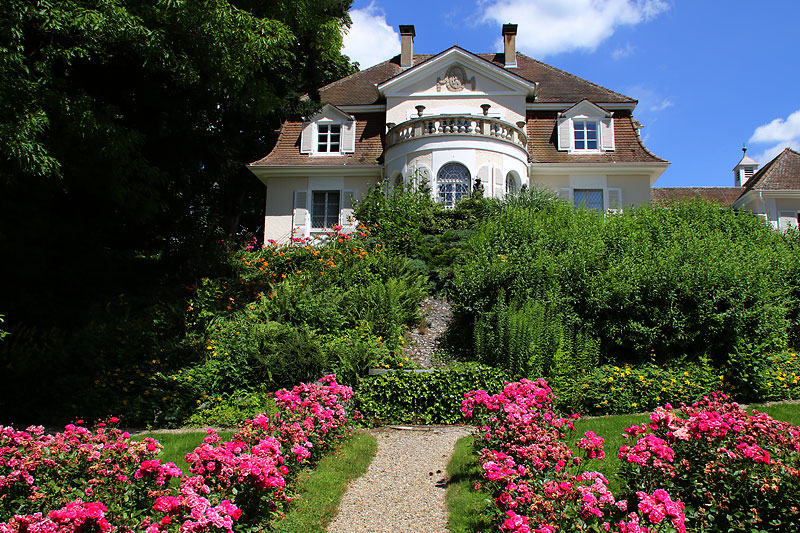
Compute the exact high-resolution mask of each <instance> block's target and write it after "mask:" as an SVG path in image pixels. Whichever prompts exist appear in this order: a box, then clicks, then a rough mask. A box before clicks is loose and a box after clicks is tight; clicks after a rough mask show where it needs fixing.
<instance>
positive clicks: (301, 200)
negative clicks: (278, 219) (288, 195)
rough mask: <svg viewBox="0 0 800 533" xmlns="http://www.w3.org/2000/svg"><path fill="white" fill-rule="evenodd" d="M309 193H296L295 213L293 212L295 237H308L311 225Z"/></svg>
mask: <svg viewBox="0 0 800 533" xmlns="http://www.w3.org/2000/svg"><path fill="white" fill-rule="evenodd" d="M308 215H309V213H308V191H294V211H292V233H293V235H292V236H293V237H296V238H303V237H308V228H309V227H310V224H309V216H308Z"/></svg>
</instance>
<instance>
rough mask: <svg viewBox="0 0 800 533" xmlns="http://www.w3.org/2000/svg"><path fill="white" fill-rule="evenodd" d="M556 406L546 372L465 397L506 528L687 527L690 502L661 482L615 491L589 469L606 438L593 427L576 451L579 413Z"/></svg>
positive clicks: (486, 485) (550, 531) (488, 486)
mask: <svg viewBox="0 0 800 533" xmlns="http://www.w3.org/2000/svg"><path fill="white" fill-rule="evenodd" d="M552 405H553V395H552V391H551V390H550V387H549V386H548V385H547V382H546V381H544V380H542V379H540V380H538V381H536V382H532V381H529V380H526V379H523V380H521V381H519V382H516V383H509V384H508V385H506V387H505V388H504V389H503V391H502V392H501V393H499V394H496V395H489V394H488V393H486V392H485V391H472V392H470V393H467V394H466V395H465V399H464V401H463V402H462V412H463V414H464V416H465V417H466V418H470V419H473V418H474V419H475V421H476V425H477V426H478V428H477V431H476V439H475V442H476V446H479V447H480V448H481V451H480V455H481V463H482V468H483V471H484V473H483V478H484V479H483V482H482V483H479V484H478V488H481V487H482V488H483V489H484V490H486V491H488V492H489V493H491V494H492V496H493V498H494V501H495V504H496V512H497V515H496V524H497V526H498V527H499V529H500V530H501V531H509V532H515V533H531V532H535V533H554V532H555V531H601V530H603V531H613V532H620V533H623V532H624V533H635V532H648V533H652V532H674V531H678V532H684V531H686V527H685V524H684V513H683V509H684V506H683V503H682V502H681V501H678V500H674V499H673V498H672V497H671V496H670V494H669V493H667V492H666V491H665V490H663V489H661V488H658V489H656V490H654V491H653V492H652V493H648V492H644V491H638V492H637V493H636V494H635V495H633V497H632V498H630V499H619V498H618V497H615V496H614V494H612V493H611V491H609V490H608V480H607V479H606V478H605V477H604V476H603V475H602V474H600V473H598V472H592V471H589V470H587V469H586V468H585V465H586V461H590V460H591V459H593V458H598V459H600V458H602V457H604V454H605V452H604V451H603V439H602V438H600V437H598V436H597V435H595V434H594V433H592V432H587V433H586V434H585V435H584V438H583V439H581V440H580V441H579V443H578V451H577V452H575V451H573V450H572V448H570V446H568V445H567V434H566V432H567V431H569V430H573V431H574V427H573V420H574V419H576V418H577V415H573V416H571V417H568V418H565V417H561V416H558V415H557V414H556V413H555V412H554V411H553V408H552ZM629 506H630V509H629Z"/></svg>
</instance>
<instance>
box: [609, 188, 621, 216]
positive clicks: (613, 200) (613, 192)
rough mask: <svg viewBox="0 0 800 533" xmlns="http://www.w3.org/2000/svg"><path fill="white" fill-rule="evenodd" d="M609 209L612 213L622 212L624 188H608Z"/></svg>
mask: <svg viewBox="0 0 800 533" xmlns="http://www.w3.org/2000/svg"><path fill="white" fill-rule="evenodd" d="M608 210H609V211H610V212H612V213H621V212H622V189H618V188H610V189H608Z"/></svg>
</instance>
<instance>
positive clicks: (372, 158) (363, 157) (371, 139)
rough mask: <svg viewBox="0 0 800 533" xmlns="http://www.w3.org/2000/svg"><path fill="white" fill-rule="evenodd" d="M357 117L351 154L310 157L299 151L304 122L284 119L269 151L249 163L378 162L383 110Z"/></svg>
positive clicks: (362, 163)
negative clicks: (273, 146) (354, 141)
mask: <svg viewBox="0 0 800 533" xmlns="http://www.w3.org/2000/svg"><path fill="white" fill-rule="evenodd" d="M355 118H356V151H355V153H354V154H345V155H335V156H309V155H306V154H301V153H300V134H301V133H302V131H303V122H302V121H299V120H296V121H287V122H284V123H283V126H281V132H280V134H279V135H278V141H277V142H276V143H275V148H273V149H272V152H270V154H269V155H268V156H266V157H264V158H263V159H260V160H258V161H254V162H253V163H251V166H281V165H362V166H363V165H378V164H379V163H380V161H379V159H380V157H381V154H382V153H383V144H382V142H381V132H382V131H383V130H384V128H385V123H384V114H383V113H359V114H356V115H355Z"/></svg>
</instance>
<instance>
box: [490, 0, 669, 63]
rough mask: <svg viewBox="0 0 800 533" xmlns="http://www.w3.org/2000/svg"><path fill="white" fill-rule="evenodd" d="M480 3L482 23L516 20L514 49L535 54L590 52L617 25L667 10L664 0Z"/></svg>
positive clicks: (497, 0)
mask: <svg viewBox="0 0 800 533" xmlns="http://www.w3.org/2000/svg"><path fill="white" fill-rule="evenodd" d="M481 4H482V8H483V16H482V20H483V21H484V22H494V23H499V24H503V23H507V22H513V23H517V24H518V25H519V31H518V33H517V48H518V49H519V50H520V51H522V52H525V53H527V54H529V55H532V56H534V57H542V56H546V55H552V54H558V53H561V52H571V51H575V50H586V51H590V52H592V51H594V50H596V49H597V47H598V46H599V45H600V44H601V43H602V42H603V41H604V40H606V39H607V38H609V37H610V36H611V35H612V34H613V33H614V31H615V30H616V29H617V28H618V27H619V26H626V25H629V26H632V25H636V24H639V23H641V22H644V21H647V20H650V19H652V18H654V17H656V16H657V15H658V14H659V13H661V12H663V11H665V10H667V9H669V5H668V4H667V2H666V1H664V0H570V1H569V2H565V1H564V0H491V1H488V2H486V1H484V2H481ZM498 49H502V42H501V43H500V45H499V48H498Z"/></svg>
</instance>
